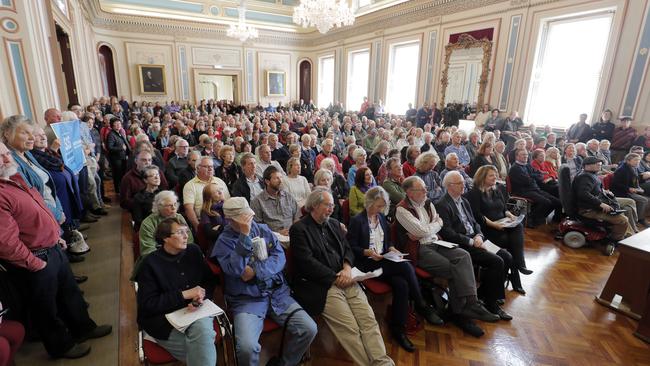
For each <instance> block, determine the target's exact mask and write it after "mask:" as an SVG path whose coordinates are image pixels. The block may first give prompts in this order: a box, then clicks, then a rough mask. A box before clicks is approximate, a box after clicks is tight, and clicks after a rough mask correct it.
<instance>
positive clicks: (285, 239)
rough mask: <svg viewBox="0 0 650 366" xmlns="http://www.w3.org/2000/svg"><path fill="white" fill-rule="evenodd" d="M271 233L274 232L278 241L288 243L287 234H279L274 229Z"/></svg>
mask: <svg viewBox="0 0 650 366" xmlns="http://www.w3.org/2000/svg"><path fill="white" fill-rule="evenodd" d="M273 234H275V237H276V238H278V241H280V243H288V242H289V237H288V236H286V235H282V234H280V233H278V232H275V231H274V232H273Z"/></svg>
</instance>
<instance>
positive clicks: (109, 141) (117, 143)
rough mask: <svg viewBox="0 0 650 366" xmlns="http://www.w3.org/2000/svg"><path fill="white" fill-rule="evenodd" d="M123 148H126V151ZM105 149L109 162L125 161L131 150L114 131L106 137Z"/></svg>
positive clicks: (123, 139)
mask: <svg viewBox="0 0 650 366" xmlns="http://www.w3.org/2000/svg"><path fill="white" fill-rule="evenodd" d="M123 146H126V150H124V148H123ZM106 149H107V150H108V158H109V159H110V160H126V158H127V155H128V153H129V151H130V150H131V149H130V147H129V143H128V142H127V141H126V139H125V138H124V137H123V136H122V135H120V134H119V133H117V132H115V130H111V132H109V133H108V136H107V137H106Z"/></svg>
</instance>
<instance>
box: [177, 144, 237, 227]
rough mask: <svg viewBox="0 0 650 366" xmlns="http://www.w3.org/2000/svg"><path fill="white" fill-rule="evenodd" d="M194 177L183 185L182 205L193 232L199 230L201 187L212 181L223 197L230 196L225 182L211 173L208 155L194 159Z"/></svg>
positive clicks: (201, 203) (210, 159)
mask: <svg viewBox="0 0 650 366" xmlns="http://www.w3.org/2000/svg"><path fill="white" fill-rule="evenodd" d="M195 166H196V177H194V178H192V179H191V180H190V181H189V182H187V183H186V184H185V186H184V187H183V205H184V208H185V210H184V212H185V216H186V217H187V220H188V221H189V222H190V225H192V229H193V230H194V232H195V233H196V232H198V230H199V217H201V207H203V188H205V186H206V185H208V184H211V183H214V184H216V185H217V186H218V187H219V188H220V189H221V192H223V196H224V199H228V198H230V192H229V191H228V187H227V186H226V183H224V181H223V180H221V179H220V178H217V177H215V176H214V175H213V172H214V164H213V162H212V158H211V157H209V156H202V157H201V158H199V160H197V161H196V165H195Z"/></svg>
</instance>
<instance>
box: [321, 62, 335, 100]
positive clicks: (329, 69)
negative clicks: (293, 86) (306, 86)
mask: <svg viewBox="0 0 650 366" xmlns="http://www.w3.org/2000/svg"><path fill="white" fill-rule="evenodd" d="M333 102H334V56H333V55H331V56H324V57H321V58H319V59H318V108H327V107H328V106H329V105H330V103H333Z"/></svg>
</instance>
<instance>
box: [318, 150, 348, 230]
mask: <svg viewBox="0 0 650 366" xmlns="http://www.w3.org/2000/svg"><path fill="white" fill-rule="evenodd" d="M321 168H322V169H327V170H329V171H330V172H332V177H333V179H334V181H333V182H332V194H333V195H334V197H339V198H340V199H345V198H347V197H348V193H349V191H350V188H349V187H348V182H347V180H346V179H345V177H343V175H341V174H339V173H338V172H337V171H336V163H335V162H334V160H332V159H323V161H322V162H321ZM337 220H338V219H337Z"/></svg>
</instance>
